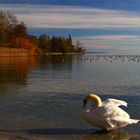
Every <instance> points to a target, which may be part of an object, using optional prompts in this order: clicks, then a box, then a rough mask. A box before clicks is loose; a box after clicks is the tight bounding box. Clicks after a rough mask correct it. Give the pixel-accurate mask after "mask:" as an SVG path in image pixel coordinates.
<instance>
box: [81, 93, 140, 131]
mask: <svg viewBox="0 0 140 140" xmlns="http://www.w3.org/2000/svg"><path fill="white" fill-rule="evenodd" d="M90 100H91V101H94V103H95V107H94V108H93V107H92V108H89V107H88V106H87V103H88V101H90ZM120 105H123V106H127V103H126V102H125V101H122V100H117V99H107V100H105V101H103V102H102V101H101V99H100V97H99V96H97V95H95V94H89V95H87V96H86V97H85V98H84V100H83V110H82V116H83V118H84V119H85V120H86V121H87V122H88V123H90V124H92V125H94V126H95V127H99V128H103V129H106V130H108V131H109V130H113V129H117V128H121V127H124V126H127V125H129V124H135V123H138V122H139V120H135V119H130V116H129V114H128V113H127V112H125V111H124V110H122V109H121V108H120V107H119V106H120Z"/></svg>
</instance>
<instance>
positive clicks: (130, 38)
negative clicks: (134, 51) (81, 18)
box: [75, 35, 140, 41]
mask: <svg viewBox="0 0 140 140" xmlns="http://www.w3.org/2000/svg"><path fill="white" fill-rule="evenodd" d="M75 39H78V40H88V41H90V40H92V41H140V36H138V35H98V36H81V37H75Z"/></svg>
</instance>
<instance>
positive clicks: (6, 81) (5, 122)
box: [0, 54, 140, 140]
mask: <svg viewBox="0 0 140 140" xmlns="http://www.w3.org/2000/svg"><path fill="white" fill-rule="evenodd" d="M139 76H140V56H135V55H129V56H127V55H120V56H119V55H104V54H100V55H99V54H86V55H66V56H65V55H52V56H44V57H36V58H24V57H10V58H9V57H1V58H0V130H2V131H6V132H7V131H8V132H9V133H14V134H15V135H20V134H21V135H22V137H23V139H24V138H25V137H27V136H30V139H32V138H33V137H35V138H36V139H37V138H40V139H45V138H46V139H76V140H77V139H85V140H90V139H92V140H93V139H96V140H101V139H103V138H106V139H109V140H116V139H118V140H122V139H126V140H129V139H131V138H133V139H135V140H139V139H140V135H139V132H140V125H139V124H137V125H133V126H128V127H125V128H123V129H119V130H116V131H113V132H110V133H104V132H98V130H99V129H97V128H95V127H93V126H91V125H89V124H87V123H86V122H85V121H84V120H83V119H82V118H81V114H80V113H81V110H82V100H83V98H84V96H85V95H87V94H88V93H92V92H94V93H96V94H98V95H99V96H100V97H101V98H102V100H104V99H107V98H116V99H121V100H125V101H126V102H128V107H127V108H124V107H123V109H124V110H126V111H127V112H128V113H129V114H130V116H131V117H132V118H136V119H140V117H139V116H140V112H139V110H140V104H139V101H140V96H139V95H140V77H139ZM9 133H8V134H9ZM32 136H33V137H32Z"/></svg>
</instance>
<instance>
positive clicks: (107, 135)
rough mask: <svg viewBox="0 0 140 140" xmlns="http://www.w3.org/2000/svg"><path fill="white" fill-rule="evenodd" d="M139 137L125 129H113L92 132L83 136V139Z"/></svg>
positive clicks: (127, 139) (117, 139)
mask: <svg viewBox="0 0 140 140" xmlns="http://www.w3.org/2000/svg"><path fill="white" fill-rule="evenodd" d="M132 138H136V139H137V138H138V137H137V136H136V135H134V134H132V133H129V132H125V131H117V130H116V131H111V132H107V133H97V134H92V135H91V134H90V135H87V136H85V137H84V138H83V140H130V139H132Z"/></svg>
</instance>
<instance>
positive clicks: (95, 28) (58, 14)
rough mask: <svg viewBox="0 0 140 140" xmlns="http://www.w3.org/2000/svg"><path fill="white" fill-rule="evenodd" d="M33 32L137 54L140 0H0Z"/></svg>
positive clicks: (93, 47)
mask: <svg viewBox="0 0 140 140" xmlns="http://www.w3.org/2000/svg"><path fill="white" fill-rule="evenodd" d="M0 9H1V10H5V11H12V12H13V13H14V14H15V15H16V16H17V18H18V19H19V20H20V21H23V22H24V23H25V24H26V26H27V27H28V31H29V33H31V34H34V35H40V34H42V33H46V34H50V35H62V36H67V35H68V34H71V35H72V37H73V39H74V40H80V41H81V43H82V44H83V45H84V46H85V48H86V49H87V50H88V51H109V50H114V51H123V52H127V51H129V52H131V53H133V52H134V53H135V52H136V53H139V54H140V0H20V1H19V0H0Z"/></svg>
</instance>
